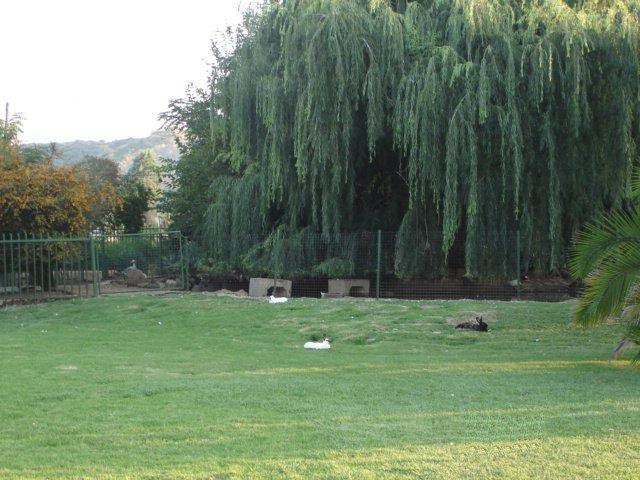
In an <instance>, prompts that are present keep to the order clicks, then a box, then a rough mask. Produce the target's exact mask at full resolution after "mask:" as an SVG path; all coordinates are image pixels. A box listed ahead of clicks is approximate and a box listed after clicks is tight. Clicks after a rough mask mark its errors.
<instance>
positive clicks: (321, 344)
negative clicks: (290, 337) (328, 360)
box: [304, 338, 331, 350]
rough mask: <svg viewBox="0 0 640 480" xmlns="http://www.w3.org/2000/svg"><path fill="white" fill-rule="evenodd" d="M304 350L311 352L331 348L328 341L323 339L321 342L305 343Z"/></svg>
mask: <svg viewBox="0 0 640 480" xmlns="http://www.w3.org/2000/svg"><path fill="white" fill-rule="evenodd" d="M304 348H309V349H311V350H328V349H330V348H331V344H330V343H329V339H328V338H325V339H324V340H323V341H322V342H307V343H305V344H304Z"/></svg>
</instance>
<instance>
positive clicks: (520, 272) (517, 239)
mask: <svg viewBox="0 0 640 480" xmlns="http://www.w3.org/2000/svg"><path fill="white" fill-rule="evenodd" d="M516 274H517V275H518V276H517V278H516V296H517V298H518V299H520V279H521V278H522V266H521V265H520V228H518V230H517V231H516Z"/></svg>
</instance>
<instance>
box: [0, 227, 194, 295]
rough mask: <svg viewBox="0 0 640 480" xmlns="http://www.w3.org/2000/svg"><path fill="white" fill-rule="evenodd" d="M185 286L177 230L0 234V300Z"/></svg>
mask: <svg viewBox="0 0 640 480" xmlns="http://www.w3.org/2000/svg"><path fill="white" fill-rule="evenodd" d="M184 286H185V275H184V262H183V261H182V235H180V233H179V232H163V233H160V232H158V233H145V234H135V235H123V234H119V235H99V234H92V235H89V236H87V237H63V236H58V237H48V238H45V237H36V236H27V235H24V234H16V235H13V234H3V235H1V236H0V306H3V305H11V304H16V303H28V302H39V301H47V300H55V299H62V298H72V297H81V298H83V297H90V296H97V295H100V294H109V293H125V292H135V291H145V290H179V289H182V288H184Z"/></svg>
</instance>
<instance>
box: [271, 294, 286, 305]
mask: <svg viewBox="0 0 640 480" xmlns="http://www.w3.org/2000/svg"><path fill="white" fill-rule="evenodd" d="M287 300H289V299H288V298H286V297H274V296H273V295H271V296H269V303H286V302H287Z"/></svg>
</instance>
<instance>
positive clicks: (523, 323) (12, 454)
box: [0, 294, 640, 479]
mask: <svg viewBox="0 0 640 480" xmlns="http://www.w3.org/2000/svg"><path fill="white" fill-rule="evenodd" d="M572 308H573V304H572V303H556V304H544V303H526V302H512V303H501V302H473V301H457V302H446V301H434V302H388V301H383V302H373V301H365V300H362V301H355V300H354V301H346V300H345V301H340V300H335V301H331V300H293V301H291V302H290V303H287V304H284V305H269V304H267V303H265V302H262V301H251V300H242V299H234V298H218V297H214V296H211V295H205V294H202V295H195V294H194V295H185V296H180V295H176V296H164V297H150V296H131V297H110V298H100V299H95V300H84V301H69V302H58V303H53V304H48V305H39V306H29V307H15V308H9V309H5V310H2V311H0V478H3V479H17V478H21V479H22V478H27V479H29V478H41V479H45V478H46V479H60V478H65V479H66V478H102V479H112V478H113V479H116V478H117V479H120V478H122V479H124V478H149V479H151V478H154V479H155V478H157V479H226V478H265V479H267V478H268V479H271V478H301V479H302V478H304V479H308V478H326V479H329V478H352V479H366V478H385V479H396V478H446V479H458V478H469V479H478V478H520V479H531V478H536V479H537V478H548V479H560V478H567V479H568V478H571V479H577V478H581V479H586V478H611V479H627V478H628V479H637V478H638V476H639V475H640V395H639V394H640V370H639V369H638V368H637V367H635V366H633V365H631V364H630V363H629V361H628V360H624V359H623V360H620V361H611V360H610V358H611V351H612V349H613V347H615V345H616V344H617V342H618V340H619V338H620V328H619V327H618V326H615V325H609V326H603V327H601V328H598V329H596V330H590V331H582V330H580V329H577V328H575V327H574V326H572V325H571V322H570V311H571V309H572ZM474 314H483V315H484V316H485V318H487V319H488V320H489V323H490V327H491V331H490V332H489V333H487V334H481V333H474V332H464V331H458V330H455V329H453V328H452V324H453V323H455V322H457V321H462V320H467V319H469V318H470V317H472V316H473V315H474ZM323 335H328V336H329V337H331V338H332V340H333V343H332V348H331V350H329V351H316V352H314V351H306V350H304V349H303V348H302V344H303V343H304V342H305V341H306V340H308V339H310V338H312V337H321V336H323ZM633 353H634V352H630V356H631V355H632V354H633Z"/></svg>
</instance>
